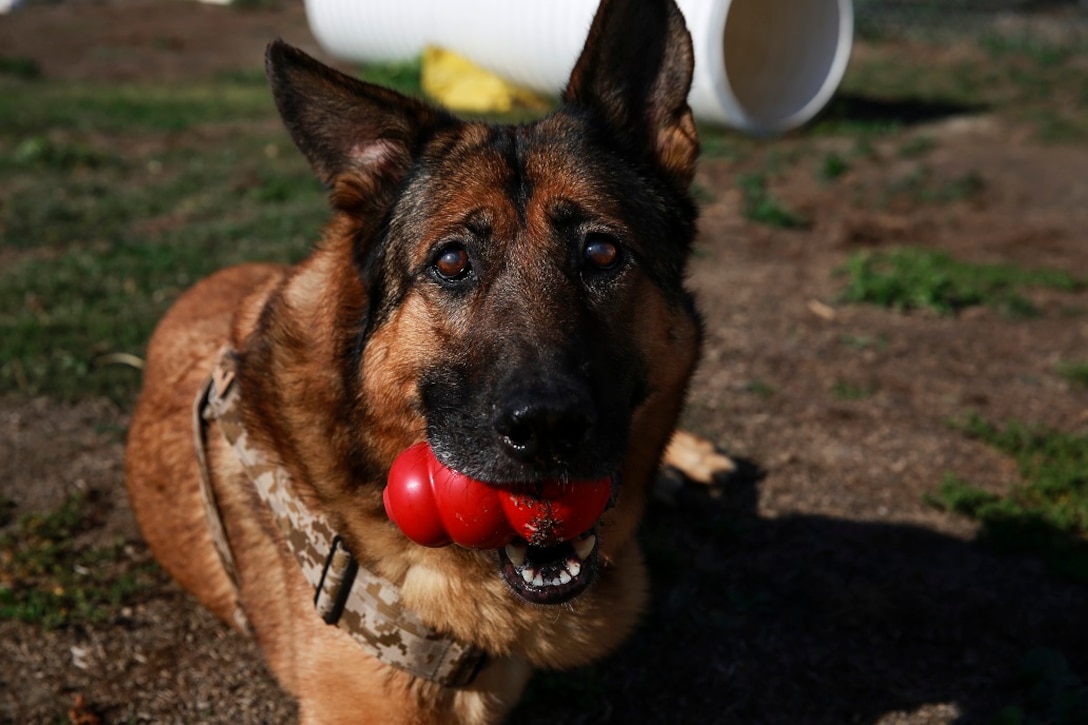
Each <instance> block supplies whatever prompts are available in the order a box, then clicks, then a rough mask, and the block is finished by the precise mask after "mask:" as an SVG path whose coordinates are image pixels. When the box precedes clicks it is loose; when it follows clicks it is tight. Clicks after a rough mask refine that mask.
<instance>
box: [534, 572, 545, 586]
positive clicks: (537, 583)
mask: <svg viewBox="0 0 1088 725" xmlns="http://www.w3.org/2000/svg"><path fill="white" fill-rule="evenodd" d="M533 586H534V587H542V586H544V577H542V576H541V575H540V572H537V574H536V576H535V577H533Z"/></svg>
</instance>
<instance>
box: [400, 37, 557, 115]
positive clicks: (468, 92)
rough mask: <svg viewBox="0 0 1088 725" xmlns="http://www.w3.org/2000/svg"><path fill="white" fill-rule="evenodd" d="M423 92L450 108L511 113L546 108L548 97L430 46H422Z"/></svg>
mask: <svg viewBox="0 0 1088 725" xmlns="http://www.w3.org/2000/svg"><path fill="white" fill-rule="evenodd" d="M420 80H421V82H422V85H423V92H424V93H426V94H427V95H428V96H430V97H431V98H433V99H434V100H436V101H438V102H439V103H441V104H442V105H443V106H445V107H446V108H448V109H450V110H451V111H461V112H463V113H509V112H510V111H513V110H515V109H532V110H543V109H546V108H547V107H548V106H549V103H548V101H547V100H546V99H544V98H541V97H540V96H538V95H536V94H535V93H533V92H532V91H527V90H525V89H524V88H519V87H518V86H515V85H512V84H510V83H508V82H506V81H505V80H503V79H502V78H499V77H498V76H497V75H495V74H494V73H491V72H490V71H486V70H484V69H483V68H481V67H479V66H478V65H476V64H475V63H473V62H472V61H470V60H469V59H468V58H465V57H464V56H461V55H458V54H457V53H454V52H451V51H448V50H444V49H442V48H435V47H433V46H429V47H427V48H424V50H423V68H422V74H421V79H420Z"/></svg>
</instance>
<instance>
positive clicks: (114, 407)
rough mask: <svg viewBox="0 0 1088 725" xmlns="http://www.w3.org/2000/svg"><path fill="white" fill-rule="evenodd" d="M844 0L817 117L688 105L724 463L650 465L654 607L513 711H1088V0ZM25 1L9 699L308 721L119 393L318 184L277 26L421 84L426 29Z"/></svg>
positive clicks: (5, 627) (706, 374) (0, 259)
mask: <svg viewBox="0 0 1088 725" xmlns="http://www.w3.org/2000/svg"><path fill="white" fill-rule="evenodd" d="M796 1H797V3H798V6H797V7H802V6H804V5H805V4H804V2H803V0H796ZM360 7H361V5H360ZM853 7H854V11H855V20H856V25H855V29H854V31H853V32H852V33H851V34H850V40H851V41H852V44H851V48H850V54H849V64H848V65H846V66H845V67H844V74H843V75H842V77H841V82H839V81H836V83H835V84H834V87H833V88H832V89H831V90H832V91H833V92H832V93H831V94H830V95H829V97H828V98H827V100H826V103H824V104H821V106H820V108H818V109H816V112H814V115H813V117H812V118H811V119H808V120H806V122H804V123H803V124H801V125H800V126H798V127H795V128H790V129H788V130H784V131H782V132H781V133H776V134H772V135H753V134H751V133H746V132H744V131H742V130H738V129H737V128H735V127H730V126H729V125H723V124H713V123H705V124H703V125H702V126H701V129H700V133H701V139H702V145H703V155H702V159H701V161H700V166H699V170H698V173H697V175H696V179H695V182H694V184H693V189H692V192H693V194H694V195H695V197H696V199H697V201H698V203H699V206H700V210H701V221H700V231H699V238H698V243H697V247H696V251H695V255H694V258H693V260H692V262H691V267H690V273H689V279H690V282H689V283H690V286H691V288H692V289H693V290H694V291H695V293H696V294H697V297H698V299H699V305H700V309H701V310H702V313H703V316H704V318H705V321H706V341H705V350H704V355H703V361H702V365H701V368H700V371H699V373H698V375H697V376H696V379H695V380H694V382H693V385H692V394H691V398H690V402H689V405H688V407H687V409H686V411H685V414H684V419H683V423H684V425H685V426H686V427H688V428H689V429H691V430H694V431H695V432H697V433H699V434H701V435H704V436H706V437H708V438H710V439H711V440H713V441H715V442H716V443H717V444H719V445H720V446H721V447H722V448H723V450H725V451H727V452H728V453H729V454H730V455H732V456H733V457H734V458H735V459H736V460H737V462H738V470H737V472H736V474H734V475H732V476H730V477H728V478H725V479H723V480H720V481H718V482H716V484H715V485H714V486H711V487H695V486H692V485H686V484H682V483H680V484H674V485H673V486H671V487H668V488H666V489H663V491H662V494H661V500H660V501H658V502H657V504H656V506H655V507H654V509H653V511H652V512H651V514H650V516H649V517H648V519H647V521H646V522H645V525H644V527H643V530H642V533H641V537H642V542H643V545H644V549H645V552H646V558H647V562H648V564H649V566H650V570H651V575H652V579H653V584H654V594H653V598H652V602H651V605H650V608H649V609H648V611H647V613H646V616H645V618H644V624H643V626H642V627H641V629H640V630H639V632H638V633H637V635H636V636H635V637H634V638H633V639H632V640H631V641H630V642H628V643H627V644H625V645H624V646H623V647H622V648H621V650H620V651H619V652H617V653H616V654H615V655H614V656H612V657H611V658H609V659H607V660H605V661H604V662H602V663H600V664H599V665H598V666H595V667H593V668H587V669H585V670H580V671H576V672H572V673H543V674H541V675H539V676H538V677H537V678H536V679H535V680H534V681H533V683H532V685H531V687H530V690H529V692H528V693H527V695H526V698H525V701H524V703H523V704H522V706H521V707H519V709H518V710H517V712H516V713H515V716H514V717H513V718H512V722H519V723H521V722H526V723H537V722H539V723H544V722H548V723H554V722H562V723H604V722H615V723H620V722H636V721H638V722H643V721H650V722H662V723H671V722H677V723H680V722H700V723H703V722H705V723H719V722H720V723H882V724H891V723H895V724H899V723H911V724H921V723H1010V724H1012V723H1062V724H1064V725H1078V724H1079V725H1083V723H1086V722H1088V628H1086V627H1084V626H1083V622H1084V612H1085V611H1086V607H1088V474H1086V471H1088V289H1086V285H1088V231H1086V230H1088V52H1086V51H1088V32H1086V31H1088V4H1085V3H1084V2H1076V1H1074V0H1068V1H1066V2H1059V1H1057V0H1054V1H1052V2H1042V1H1035V2H1029V1H1022V2H1014V1H1012V0H990V1H983V0H939V1H938V0H932V1H929V2H923V1H921V0H919V1H918V2H907V1H900V2H893V1H891V0H855V3H854V6H853ZM5 10H7V12H5V13H4V14H0V641H3V642H4V645H3V652H4V656H3V657H0V722H12V723H38V722H42V723H44V722H50V723H52V722H65V721H69V722H78V723H95V722H103V723H112V722H166V721H170V722H175V721H176V722H216V723H218V722H222V723H228V722H230V723H234V722H285V721H291V720H292V719H293V718H294V717H295V712H294V709H293V705H292V703H291V701H290V698H288V697H287V696H286V695H284V694H283V693H282V692H281V691H280V690H279V689H278V687H277V686H276V684H275V682H274V681H273V680H272V679H271V677H270V676H269V674H268V673H267V671H266V670H265V668H264V665H263V664H262V662H261V660H260V656H259V654H258V653H257V651H256V649H255V648H254V647H253V645H252V643H250V642H249V641H247V640H246V639H245V638H243V637H241V636H239V635H237V634H235V633H232V632H228V631H226V630H225V629H224V627H223V626H222V625H220V624H219V623H218V622H216V621H215V620H214V619H212V617H211V616H210V615H208V614H207V613H205V612H203V611H202V610H200V609H199V608H198V607H197V606H196V605H195V603H194V602H193V601H192V600H191V599H190V598H188V597H187V595H185V594H184V593H183V592H181V591H180V590H178V588H177V587H176V586H175V585H173V584H172V583H171V582H170V581H169V580H168V579H167V578H166V577H165V575H164V574H163V573H162V572H161V571H160V570H159V569H158V568H157V566H156V565H155V564H154V563H153V561H152V560H151V559H150V557H149V554H148V552H147V550H146V547H145V546H144V544H143V543H142V541H141V539H140V536H139V534H138V532H137V530H136V528H135V525H134V523H133V521H132V517H131V514H130V513H129V511H128V508H127V503H126V500H125V496H124V490H123V475H122V466H121V461H122V456H123V446H124V435H125V430H126V425H127V421H128V413H129V410H130V409H131V406H132V404H133V401H134V399H135V396H136V394H137V391H138V389H139V384H140V376H141V370H140V368H141V366H142V357H143V354H144V348H145V346H146V343H147V339H148V337H149V335H150V333H151V330H152V329H153V326H154V324H155V323H156V321H157V320H158V319H159V318H160V317H161V316H162V314H163V313H164V312H165V310H166V309H167V308H168V307H169V305H170V304H171V303H172V301H173V300H175V299H176V298H177V296H178V295H179V294H180V292H181V291H182V290H184V289H185V288H187V287H188V286H189V285H191V284H193V283H194V282H195V281H196V280H198V279H200V278H201V277H203V276H205V275H207V274H210V273H211V272H213V271H214V270H216V269H219V268H221V267H224V266H227V265H230V264H234V263H238V262H242V261H247V260H266V261H275V262H285V263H290V262H295V261H297V260H299V259H301V258H302V257H304V256H305V255H306V254H307V252H308V250H309V249H310V248H311V247H312V245H313V244H314V242H315V241H316V240H317V239H318V238H319V236H320V229H321V226H322V224H323V222H324V220H325V219H326V218H327V215H328V207H327V204H326V201H325V197H324V192H323V190H322V189H321V188H320V186H319V185H318V183H317V182H316V181H315V180H314V179H313V177H312V174H311V172H310V170H309V168H308V167H307V165H306V163H305V161H304V159H303V158H302V157H301V155H300V154H299V153H298V152H297V151H296V150H295V149H294V147H293V146H292V144H291V142H290V139H289V138H288V136H287V134H286V133H285V131H284V130H283V129H282V127H281V125H280V123H279V120H278V118H277V117H276V114H275V109H274V107H273V105H272V102H271V97H270V94H269V92H268V89H267V86H266V83H265V80H264V74H263V52H264V47H265V45H266V44H267V43H268V41H269V40H271V39H273V38H275V37H283V38H284V39H285V40H287V41H288V42H290V43H293V44H295V45H298V46H299V47H301V48H303V49H304V50H306V51H307V52H309V53H311V54H313V55H315V56H316V57H318V58H320V59H321V60H323V61H324V62H327V63H330V64H333V65H334V66H335V67H337V68H339V69H341V70H343V71H345V72H348V73H352V74H355V75H359V76H361V77H363V78H365V79H367V80H369V81H372V82H375V83H381V84H384V85H390V86H392V87H394V88H396V89H398V90H400V91H401V92H404V93H408V94H414V95H426V91H425V87H426V86H427V85H428V83H427V82H426V81H425V77H424V76H425V74H426V72H427V71H428V68H430V70H431V71H433V70H434V67H433V63H434V62H435V59H433V58H432V59H431V60H430V61H428V60H426V59H425V58H424V57H423V54H420V55H418V56H415V57H411V58H407V59H402V60H398V61H395V62H365V63H361V62H357V61H352V60H348V59H345V58H344V57H341V56H337V55H333V54H330V53H329V52H328V51H327V50H326V49H325V48H324V47H323V46H322V44H321V43H320V42H319V39H318V38H315V36H314V34H313V32H312V31H311V29H310V25H309V23H308V19H307V15H306V12H305V8H304V6H303V4H302V3H301V2H296V1H294V0H281V1H274V0H245V1H239V2H235V3H233V4H229V5H218V4H205V3H198V2H189V1H182V0H174V1H167V0H68V1H56V2H36V1H34V0H27V1H25V2H22V3H21V4H19V5H18V6H16V7H14V8H11V7H10V5H9V6H8V7H7V8H5ZM481 22H483V21H481ZM769 22H771V21H769ZM773 22H776V23H777V22H781V23H783V24H787V23H789V22H790V20H789V17H787V14H785V13H783V15H782V17H781V19H780V20H779V19H773ZM576 40H577V42H581V41H580V38H579V39H576ZM449 62H450V61H449V59H448V58H446V59H444V60H443V59H438V67H439V68H440V69H443V68H444V69H445V70H447V71H448V70H449V67H450V66H449V65H448V63H449ZM457 67H458V66H457V63H456V62H455V63H454V68H455V71H454V78H455V79H456V78H458V77H460V76H458V75H457V74H458V73H460V72H461V71H457V70H456V68H457ZM465 72H466V73H467V72H475V70H471V71H465ZM752 72H755V71H752ZM477 82H478V83H482V84H483V85H484V86H488V84H491V83H492V81H491V80H483V81H477ZM780 82H781V83H782V85H781V86H777V85H775V84H774V83H770V84H767V83H764V84H762V88H763V89H764V90H765V91H766V92H767V93H769V94H770V96H771V97H774V96H775V95H776V94H777V95H782V94H785V93H786V90H787V87H788V85H789V82H790V78H789V77H786V78H783V79H782V80H781V81H780ZM553 102H554V101H553V97H551V96H549V94H547V93H544V94H540V93H534V94H530V95H527V96H524V97H523V96H516V97H515V98H514V100H513V101H512V102H511V105H510V106H509V107H508V108H507V110H505V111H497V110H495V109H493V108H492V109H490V110H487V109H484V110H479V111H476V112H474V113H475V115H477V116H479V117H481V118H482V119H483V120H485V121H487V122H500V121H514V122H528V121H530V120H531V119H532V118H535V117H537V116H539V115H541V114H543V113H546V112H547V110H548V109H549V108H550V107H551V104H552V103H553Z"/></svg>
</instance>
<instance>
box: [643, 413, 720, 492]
mask: <svg viewBox="0 0 1088 725" xmlns="http://www.w3.org/2000/svg"><path fill="white" fill-rule="evenodd" d="M737 470H738V466H737V463H736V462H735V461H734V460H733V459H732V458H730V457H729V456H727V455H725V454H724V453H722V452H721V451H719V450H718V449H717V447H716V446H715V445H714V444H713V443H711V442H710V441H708V440H706V439H705V438H700V437H699V436H697V435H695V434H693V433H689V432H687V431H685V430H677V431H676V432H675V433H673V436H672V440H671V441H670V442H669V445H668V447H667V448H666V449H665V456H664V459H663V460H662V462H661V470H660V471H659V472H658V476H657V482H656V486H655V487H654V494H655V496H656V498H658V499H660V500H663V501H666V502H668V501H674V500H675V499H676V495H677V493H678V492H679V491H680V489H681V488H683V487H684V485H685V484H687V483H688V482H691V483H696V484H699V485H700V486H705V487H706V488H707V489H708V491H709V493H710V495H711V496H717V495H719V494H720V493H721V489H720V484H721V483H722V481H723V479H725V478H728V477H729V476H732V475H733V474H735V473H736V472H737Z"/></svg>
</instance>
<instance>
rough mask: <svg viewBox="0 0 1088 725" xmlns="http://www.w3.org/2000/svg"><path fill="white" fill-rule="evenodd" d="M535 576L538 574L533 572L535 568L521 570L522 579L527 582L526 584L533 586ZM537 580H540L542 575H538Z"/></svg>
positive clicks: (528, 567) (529, 567)
mask: <svg viewBox="0 0 1088 725" xmlns="http://www.w3.org/2000/svg"><path fill="white" fill-rule="evenodd" d="M534 574H536V572H534V571H533V567H531V566H527V567H525V568H524V569H522V570H521V578H522V579H524V580H525V583H526V584H532V583H533V575H534ZM536 578H537V579H539V578H540V575H539V574H536Z"/></svg>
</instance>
